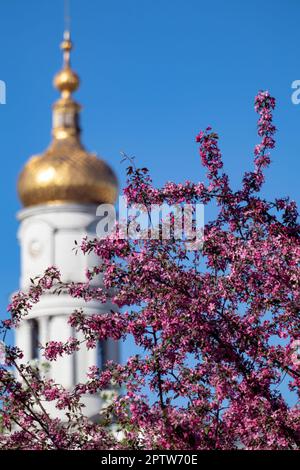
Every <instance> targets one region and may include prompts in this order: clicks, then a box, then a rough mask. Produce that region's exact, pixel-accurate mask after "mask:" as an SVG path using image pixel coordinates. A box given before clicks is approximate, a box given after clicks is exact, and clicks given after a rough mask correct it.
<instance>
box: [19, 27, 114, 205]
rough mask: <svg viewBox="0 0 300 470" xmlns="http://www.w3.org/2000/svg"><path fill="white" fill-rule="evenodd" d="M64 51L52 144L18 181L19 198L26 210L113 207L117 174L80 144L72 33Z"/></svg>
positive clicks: (57, 81)
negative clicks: (59, 206)
mask: <svg viewBox="0 0 300 470" xmlns="http://www.w3.org/2000/svg"><path fill="white" fill-rule="evenodd" d="M61 47H62V49H63V51H64V66H63V69H62V70H61V71H60V72H59V73H58V74H57V75H56V77H55V79H54V84H55V86H56V87H57V88H58V89H59V90H60V92H61V97H60V98H59V99H58V100H57V101H56V103H54V105H53V127H52V135H53V140H52V142H51V144H50V145H49V147H48V149H47V150H46V151H45V152H44V153H42V154H41V155H37V156H33V157H32V158H31V159H30V160H29V161H28V162H27V163H26V164H25V166H24V168H23V170H22V172H21V174H20V176H19V181H18V192H19V196H20V199H21V201H22V203H23V205H24V206H25V207H28V206H34V205H37V204H57V203H65V202H79V203H84V204H97V203H110V204H113V203H114V202H115V200H116V197H117V193H118V182H117V178H116V176H115V174H114V172H113V171H112V169H111V168H110V167H109V166H108V165H107V164H106V163H105V162H104V161H103V160H101V159H99V158H97V156H96V155H94V154H91V153H89V152H87V151H86V150H85V149H84V147H83V145H82V143H81V141H80V128H79V112H80V105H79V104H78V103H76V102H75V101H74V100H73V98H72V96H71V94H72V93H73V92H74V91H75V90H76V89H77V88H78V86H79V78H78V76H77V74H76V73H75V72H73V71H72V69H71V67H70V55H69V54H70V50H71V49H72V43H71V41H70V37H69V33H65V38H64V41H63V43H62V46H61Z"/></svg>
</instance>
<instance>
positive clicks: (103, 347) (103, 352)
mask: <svg viewBox="0 0 300 470" xmlns="http://www.w3.org/2000/svg"><path fill="white" fill-rule="evenodd" d="M106 361H107V341H99V342H98V344H97V367H99V369H100V370H104V369H105V364H106Z"/></svg>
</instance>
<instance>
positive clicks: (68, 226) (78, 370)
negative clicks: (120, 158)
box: [16, 32, 119, 418]
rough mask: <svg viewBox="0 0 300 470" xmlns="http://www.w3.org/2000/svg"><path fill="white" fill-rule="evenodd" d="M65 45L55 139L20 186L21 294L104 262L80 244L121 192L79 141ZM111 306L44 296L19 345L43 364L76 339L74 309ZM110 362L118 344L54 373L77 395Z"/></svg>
mask: <svg viewBox="0 0 300 470" xmlns="http://www.w3.org/2000/svg"><path fill="white" fill-rule="evenodd" d="M61 47H62V49H63V51H64V64H63V68H62V70H61V71H60V72H59V73H58V74H57V75H56V77H55V79H54V84H55V86H56V87H57V88H58V90H59V91H60V92H61V96H60V98H59V99H58V101H56V103H55V104H54V106H53V129H52V135H53V138H52V141H51V143H50V146H49V147H48V149H47V150H46V151H45V152H44V153H42V154H41V155H38V156H34V157H32V158H31V159H30V160H29V161H28V162H27V163H26V165H25V167H24V168H23V170H22V172H21V174H20V177H19V182H18V190H19V195H20V199H21V201H22V203H23V206H24V208H23V209H22V210H21V211H20V212H19V213H18V219H19V221H20V227H19V232H18V239H19V243H20V249H21V277H20V289H21V290H23V291H26V289H28V287H29V285H30V279H32V278H34V277H36V276H40V275H42V274H43V272H44V271H45V269H46V268H47V267H49V266H56V267H57V268H58V269H59V270H60V272H61V277H62V281H63V282H85V281H86V277H85V272H86V270H87V269H89V268H92V267H93V266H95V265H97V264H98V263H99V259H98V258H97V257H96V255H94V254H90V255H83V254H82V253H81V252H80V250H78V253H77V254H75V252H74V241H75V240H76V241H77V242H78V243H80V241H81V240H82V238H83V237H85V236H88V237H91V238H94V237H95V236H96V235H95V227H96V223H97V222H98V220H97V218H96V208H97V206H98V205H99V204H101V203H106V204H107V203H110V204H113V203H114V202H115V199H116V196H117V192H118V185H117V179H116V177H115V175H114V173H113V171H112V170H111V169H110V167H109V166H108V165H107V164H106V163H105V162H104V161H103V160H101V159H99V158H97V157H96V156H95V155H93V154H90V153H88V152H87V151H86V150H85V148H84V147H83V145H82V143H81V140H80V128H79V112H80V106H79V105H78V104H77V103H76V102H75V101H74V100H73V97H72V93H73V92H74V91H75V90H76V89H77V88H78V86H79V78H78V76H77V74H76V73H75V72H74V71H73V70H72V69H71V66H70V51H71V49H72V43H71V40H70V35H69V33H68V32H66V33H65V36H64V41H63V42H62V45H61ZM101 283H102V280H101V277H100V276H98V278H97V279H95V280H94V281H93V284H94V285H96V286H101ZM112 308H113V307H112V305H111V304H109V305H106V304H105V305H104V304H102V303H101V302H100V301H90V302H85V301H84V300H83V299H75V298H72V297H70V296H69V295H67V294H63V293H62V294H60V295H59V296H58V295H54V294H52V293H49V294H44V295H43V296H42V298H41V300H40V302H38V303H37V304H36V305H35V306H34V307H33V308H32V310H31V311H30V313H29V315H28V316H27V317H26V319H24V320H23V321H22V323H21V325H20V326H19V327H18V328H17V331H16V345H17V346H18V347H20V348H21V349H22V350H23V352H24V361H29V360H32V359H40V349H39V345H40V344H41V345H45V344H46V343H47V342H48V341H66V340H68V339H69V338H70V337H75V336H76V333H75V332H74V331H72V327H71V326H70V325H69V324H68V318H69V315H70V314H71V313H72V312H74V310H78V309H82V310H83V311H84V313H85V314H86V315H93V314H97V313H101V312H109V311H110V310H111V309H112ZM78 339H80V338H78ZM108 359H111V360H114V361H118V360H119V345H118V343H117V342H114V341H107V342H105V343H103V344H99V347H98V348H97V349H90V350H88V349H87V348H86V347H85V346H84V345H82V346H81V348H80V351H78V352H76V353H75V354H73V355H71V356H64V357H62V358H60V359H58V360H57V361H54V362H51V363H50V370H49V373H48V374H49V376H50V377H51V378H53V379H54V380H55V381H56V382H57V383H59V384H62V385H63V386H64V387H66V388H68V389H71V388H72V387H73V386H74V385H75V384H77V383H78V382H84V381H86V379H87V377H86V372H87V370H88V367H89V366H92V365H98V366H100V367H103V365H104V364H105V362H106V360H108ZM84 403H85V406H86V408H85V414H86V415H87V416H89V417H91V418H96V417H97V414H98V413H99V411H100V408H101V399H100V397H98V396H87V397H85V400H84ZM53 413H54V414H57V415H59V413H57V412H56V411H55V412H54V411H53Z"/></svg>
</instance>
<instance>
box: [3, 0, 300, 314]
mask: <svg viewBox="0 0 300 470" xmlns="http://www.w3.org/2000/svg"><path fill="white" fill-rule="evenodd" d="M71 10H72V36H73V39H74V42H75V50H74V52H73V57H72V62H73V66H74V69H75V70H76V71H77V72H78V73H79V75H80V77H81V80H82V85H81V87H80V90H79V92H78V93H77V100H78V101H79V102H80V103H82V104H83V113H82V127H83V141H84V143H85V144H86V146H87V148H88V149H90V150H92V151H97V152H98V153H99V154H100V155H101V156H102V157H103V158H105V159H106V160H107V161H108V162H109V163H110V164H111V165H112V166H113V168H114V169H115V171H116V173H117V174H118V177H119V179H120V183H121V186H123V185H124V182H125V171H124V170H125V168H124V165H121V164H120V152H121V151H125V152H126V153H128V154H130V155H135V156H136V158H137V162H138V163H140V164H141V165H142V166H148V167H149V168H151V172H152V176H153V178H154V181H155V183H156V184H158V185H161V184H163V183H164V182H165V181H166V180H173V181H176V182H179V181H183V180H185V179H191V180H194V181H198V180H201V179H203V170H202V168H201V167H200V164H199V157H198V152H197V148H196V145H195V143H194V137H195V135H196V133H197V132H198V131H199V129H201V128H203V127H206V126H207V125H211V126H213V128H214V129H215V130H216V131H217V132H218V133H219V134H220V137H221V138H220V145H221V148H222V150H223V155H224V162H225V168H226V170H227V171H228V172H229V174H230V176H231V179H232V181H233V183H234V185H235V186H236V185H238V183H239V181H240V178H241V176H242V174H243V172H244V171H245V170H246V169H249V167H250V166H251V162H252V149H253V147H254V145H255V143H256V142H257V136H256V115H255V112H254V109H253V100H254V96H255V94H256V93H257V91H258V90H259V89H268V90H269V91H270V92H271V93H272V94H273V95H274V96H275V97H276V98H277V110H276V113H275V124H276V125H277V126H278V129H279V132H278V135H277V147H276V150H275V151H274V153H273V157H272V159H273V164H272V167H271V169H270V170H268V182H267V184H266V186H265V189H264V193H265V195H266V196H268V197H274V196H281V195H288V194H289V195H290V196H291V197H292V198H293V199H295V200H297V201H298V203H299V199H300V189H299V184H298V178H299V169H300V163H299V158H300V139H299V123H300V105H298V106H296V105H293V104H292V102H291V93H292V89H291V83H292V82H293V81H294V80H296V79H300V59H299V52H298V44H299V39H300V33H299V15H300V3H299V2H298V1H297V0H286V1H283V0H281V1H279V0H277V1H276V0H272V1H271V0H264V1H262V0H251V1H247V2H246V1H238V0H228V1H222V0H211V1H209V2H208V1H203V0H184V1H183V0H181V1H179V0H139V1H138V0H127V1H124V0H109V1H102V0H86V1H80V0H73V1H72V6H71ZM0 18H1V28H0V44H1V47H0V80H4V81H5V82H6V86H7V104H6V105H0V135H1V138H0V158H1V184H0V191H1V222H2V223H1V260H2V263H1V288H0V307H1V312H2V313H3V312H4V311H5V309H6V304H7V299H8V296H9V294H10V293H11V292H12V291H13V290H14V289H16V288H17V286H18V276H19V251H18V246H17V240H16V231H17V222H16V219H15V213H16V212H17V210H18V209H19V208H20V203H19V201H18V198H17V194H16V180H17V175H18V172H19V171H20V169H21V168H22V166H23V165H24V163H25V162H26V160H27V159H28V158H29V156H30V155H32V154H34V153H38V152H40V151H42V150H43V149H45V147H46V146H47V145H48V142H49V139H50V126H51V104H52V103H53V101H54V100H55V99H56V97H57V93H56V91H55V90H54V89H53V87H52V79H53V76H54V74H55V73H56V72H57V71H58V70H59V68H60V66H61V53H60V51H59V47H58V46H59V43H60V41H61V38H62V31H63V27H64V25H63V1H62V0H43V1H39V0H26V2H25V1H23V0H0Z"/></svg>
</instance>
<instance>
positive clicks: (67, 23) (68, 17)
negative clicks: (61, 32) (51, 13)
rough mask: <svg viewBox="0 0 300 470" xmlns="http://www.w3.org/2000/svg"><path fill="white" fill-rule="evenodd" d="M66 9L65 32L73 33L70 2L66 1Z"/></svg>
mask: <svg viewBox="0 0 300 470" xmlns="http://www.w3.org/2000/svg"><path fill="white" fill-rule="evenodd" d="M64 7H65V14H64V20H65V32H67V31H68V32H69V34H70V33H71V13H70V1H69V0H64Z"/></svg>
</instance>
